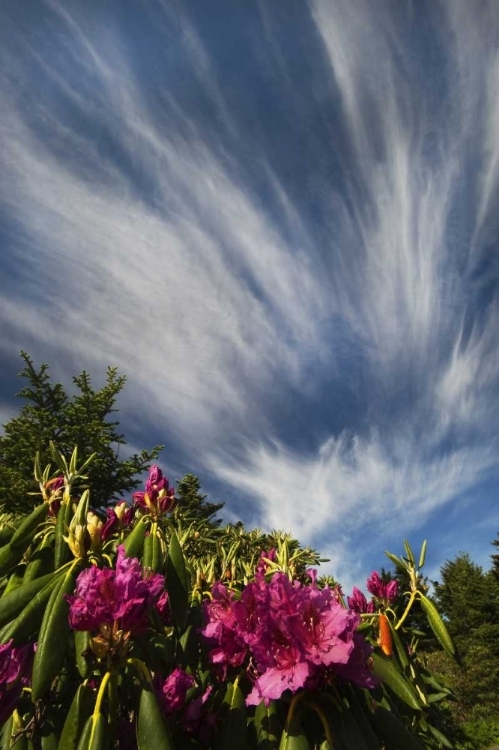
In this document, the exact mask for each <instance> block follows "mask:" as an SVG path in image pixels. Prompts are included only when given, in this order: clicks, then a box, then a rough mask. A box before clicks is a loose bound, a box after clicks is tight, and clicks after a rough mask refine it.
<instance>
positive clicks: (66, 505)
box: [54, 500, 73, 570]
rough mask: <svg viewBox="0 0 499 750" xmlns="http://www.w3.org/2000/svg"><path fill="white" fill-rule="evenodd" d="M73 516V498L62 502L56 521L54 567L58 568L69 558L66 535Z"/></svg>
mask: <svg viewBox="0 0 499 750" xmlns="http://www.w3.org/2000/svg"><path fill="white" fill-rule="evenodd" d="M72 517H73V503H72V501H71V500H64V501H63V502H62V503H61V507H60V508H59V512H58V514H57V519H56V522H55V540H54V567H55V569H56V570H57V569H58V568H60V567H61V565H64V563H65V562H67V560H69V556H70V554H71V550H70V549H69V545H68V543H67V541H66V540H65V539H64V537H65V536H67V533H68V529H69V524H70V523H71V519H72Z"/></svg>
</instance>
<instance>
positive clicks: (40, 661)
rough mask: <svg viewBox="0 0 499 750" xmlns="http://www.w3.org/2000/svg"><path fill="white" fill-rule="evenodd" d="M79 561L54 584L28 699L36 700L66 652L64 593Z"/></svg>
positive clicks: (71, 589) (68, 591)
mask: <svg viewBox="0 0 499 750" xmlns="http://www.w3.org/2000/svg"><path fill="white" fill-rule="evenodd" d="M77 575H78V563H76V564H75V565H74V566H72V567H71V568H70V569H69V570H68V571H66V573H65V575H64V576H62V580H61V583H60V585H59V586H56V587H55V588H54V590H53V591H52V593H51V595H50V599H49V601H48V604H47V608H46V610H45V614H44V616H43V620H42V624H41V627H40V634H39V636H38V648H37V650H36V653H35V659H34V662H33V678H32V683H31V699H32V701H33V702H36V701H37V700H39V699H40V698H41V697H42V695H44V694H45V693H46V692H47V690H48V689H49V687H50V685H51V684H52V681H53V679H54V678H55V677H56V676H57V675H58V674H59V672H60V670H61V667H62V665H63V663H64V659H65V656H66V652H67V646H68V638H69V631H70V628H69V622H68V603H67V601H66V599H65V596H67V595H70V594H72V593H73V592H74V589H75V581H76V576H77Z"/></svg>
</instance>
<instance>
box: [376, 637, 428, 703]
mask: <svg viewBox="0 0 499 750" xmlns="http://www.w3.org/2000/svg"><path fill="white" fill-rule="evenodd" d="M372 659H373V663H374V670H373V671H374V674H375V675H376V677H379V679H380V680H382V682H383V683H385V685H387V686H388V687H389V688H390V689H391V690H393V692H394V693H395V695H397V696H398V697H399V698H400V699H401V700H403V701H404V703H407V705H408V706H410V707H411V708H413V709H415V710H416V711H421V705H420V702H419V699H418V697H417V695H416V693H415V692H414V690H413V688H412V686H411V685H410V683H409V682H407V680H406V679H405V678H404V677H403V675H402V674H401V673H400V672H399V671H398V669H397V667H396V666H395V664H394V662H393V660H392V659H389V658H387V657H386V656H382V655H381V654H379V653H376V652H374V653H373V654H372Z"/></svg>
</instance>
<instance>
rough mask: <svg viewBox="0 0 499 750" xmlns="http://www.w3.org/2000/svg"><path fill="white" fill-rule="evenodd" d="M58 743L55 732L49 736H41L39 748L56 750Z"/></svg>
mask: <svg viewBox="0 0 499 750" xmlns="http://www.w3.org/2000/svg"><path fill="white" fill-rule="evenodd" d="M58 747H59V741H58V739H57V735H56V734H55V732H50V734H44V735H42V741H41V748H42V750H58Z"/></svg>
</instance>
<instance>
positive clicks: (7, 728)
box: [0, 715, 14, 750]
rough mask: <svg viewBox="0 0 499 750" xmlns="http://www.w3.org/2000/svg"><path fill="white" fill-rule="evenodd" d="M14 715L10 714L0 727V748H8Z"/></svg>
mask: <svg viewBox="0 0 499 750" xmlns="http://www.w3.org/2000/svg"><path fill="white" fill-rule="evenodd" d="M13 724H14V716H13V715H11V716H10V718H8V719H7V721H6V722H5V724H4V725H3V727H2V730H1V733H0V750H10V747H11V740H12V730H13Z"/></svg>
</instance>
